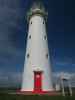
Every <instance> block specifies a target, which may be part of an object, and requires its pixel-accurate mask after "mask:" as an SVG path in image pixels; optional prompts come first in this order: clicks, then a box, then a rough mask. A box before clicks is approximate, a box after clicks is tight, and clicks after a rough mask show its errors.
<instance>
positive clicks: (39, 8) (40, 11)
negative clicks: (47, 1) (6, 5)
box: [27, 1, 48, 20]
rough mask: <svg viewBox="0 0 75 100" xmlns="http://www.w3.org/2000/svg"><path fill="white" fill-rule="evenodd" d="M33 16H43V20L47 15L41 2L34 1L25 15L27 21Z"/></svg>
mask: <svg viewBox="0 0 75 100" xmlns="http://www.w3.org/2000/svg"><path fill="white" fill-rule="evenodd" d="M33 15H39V16H43V17H44V18H45V19H46V18H47V15H48V13H47V11H46V10H45V7H44V6H43V4H42V3H41V2H39V1H36V2H34V3H33V5H32V7H31V8H30V10H29V11H28V13H27V20H29V19H30V18H31V17H32V16H33Z"/></svg>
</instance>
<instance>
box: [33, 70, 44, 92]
mask: <svg viewBox="0 0 75 100" xmlns="http://www.w3.org/2000/svg"><path fill="white" fill-rule="evenodd" d="M34 91H35V92H40V91H42V71H34Z"/></svg>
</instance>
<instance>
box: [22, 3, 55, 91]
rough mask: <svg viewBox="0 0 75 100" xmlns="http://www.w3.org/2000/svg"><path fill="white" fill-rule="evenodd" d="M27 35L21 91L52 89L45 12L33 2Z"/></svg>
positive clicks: (39, 5) (29, 14)
mask: <svg viewBox="0 0 75 100" xmlns="http://www.w3.org/2000/svg"><path fill="white" fill-rule="evenodd" d="M27 20H28V27H29V28H28V37H27V47H26V54H25V63H24V72H23V81H22V87H21V91H23V92H24V91H25V92H26V91H27V92H28V91H29V92H33V93H42V92H48V91H53V84H52V73H51V64H50V56H49V50H48V41H47V34H46V20H47V12H46V11H45V8H44V7H43V6H42V4H41V3H34V4H33V6H32V7H31V9H30V11H29V12H28V14H27Z"/></svg>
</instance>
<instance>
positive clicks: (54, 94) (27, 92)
mask: <svg viewBox="0 0 75 100" xmlns="http://www.w3.org/2000/svg"><path fill="white" fill-rule="evenodd" d="M17 94H22V95H35V94H38V95H39V94H40V95H50V96H56V95H61V93H60V92H57V91H40V92H36V91H17Z"/></svg>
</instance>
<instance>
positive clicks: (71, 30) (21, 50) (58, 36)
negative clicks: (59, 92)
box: [0, 0, 75, 85]
mask: <svg viewBox="0 0 75 100" xmlns="http://www.w3.org/2000/svg"><path fill="white" fill-rule="evenodd" d="M33 1H34V0H0V84H1V85H3V84H4V85H7V84H8V83H12V82H14V83H13V84H15V83H17V82H20V81H21V76H22V72H23V67H24V56H25V49H26V37H27V21H26V19H25V16H26V12H27V10H28V8H29V6H30V4H32V2H33ZM41 1H43V3H44V5H45V7H46V9H47V10H48V22H47V33H48V44H49V51H50V55H51V63H52V70H53V73H54V75H56V74H57V76H58V73H61V72H62V71H64V72H65V73H68V74H72V76H73V77H74V73H75V13H74V11H75V7H74V1H72V0H68V3H67V1H65V0H41ZM16 79H17V80H16Z"/></svg>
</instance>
